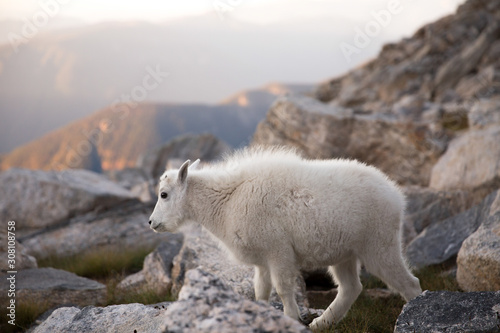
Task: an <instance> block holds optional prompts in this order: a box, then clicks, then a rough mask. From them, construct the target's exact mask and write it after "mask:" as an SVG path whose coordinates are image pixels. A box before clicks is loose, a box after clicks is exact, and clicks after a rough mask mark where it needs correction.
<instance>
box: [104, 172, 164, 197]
mask: <svg viewBox="0 0 500 333" xmlns="http://www.w3.org/2000/svg"><path fill="white" fill-rule="evenodd" d="M106 176H107V177H108V178H109V179H111V180H112V181H114V182H115V183H118V185H120V186H122V187H123V188H125V189H127V190H129V191H130V193H131V194H132V195H133V196H135V197H136V198H138V199H139V200H141V201H142V202H146V203H149V202H152V201H155V200H156V198H157V193H156V183H157V180H156V179H152V178H149V177H148V176H147V175H146V172H145V171H144V170H142V169H138V168H125V169H121V170H108V171H107V172H106Z"/></svg>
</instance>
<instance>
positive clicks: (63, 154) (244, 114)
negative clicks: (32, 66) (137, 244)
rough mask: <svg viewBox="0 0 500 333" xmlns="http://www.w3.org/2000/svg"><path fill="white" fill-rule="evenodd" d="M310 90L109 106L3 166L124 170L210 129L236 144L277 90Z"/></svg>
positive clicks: (249, 133) (37, 142)
mask: <svg viewBox="0 0 500 333" xmlns="http://www.w3.org/2000/svg"><path fill="white" fill-rule="evenodd" d="M311 89H312V87H308V86H307V85H288V86H287V85H280V84H271V85H269V86H267V87H264V88H263V89H259V90H251V91H248V92H242V93H239V94H237V95H235V96H232V97H231V98H228V99H227V100H225V101H224V102H222V103H221V104H218V105H213V106H211V105H203V104H151V103H143V104H139V105H137V106H136V107H135V108H134V107H129V106H127V105H125V104H121V105H118V106H116V107H109V108H106V109H103V110H101V111H98V112H96V113H94V114H92V115H91V116H89V117H86V118H84V119H82V120H79V121H76V122H74V123H72V124H70V125H67V126H65V127H63V128H60V129H58V130H56V131H53V132H51V133H49V134H47V135H44V136H43V137H41V138H40V139H37V140H34V141H32V142H30V143H28V144H26V145H24V146H21V147H19V148H17V149H15V150H13V151H12V152H10V153H9V154H6V155H4V156H3V158H2V160H1V161H0V165H1V169H2V170H5V169H8V168H10V167H23V168H30V169H46V170H48V169H55V170H60V169H67V168H87V169H93V170H95V171H99V169H100V168H101V167H102V169H105V170H108V169H121V168H124V167H131V166H134V165H135V163H136V161H137V158H138V157H139V156H140V155H141V154H143V153H145V152H146V151H147V150H149V149H151V148H154V147H155V146H158V145H160V144H162V143H164V142H166V141H168V140H170V139H172V138H174V137H175V136H178V135H181V134H186V133H207V132H208V133H212V134H214V135H215V136H217V137H218V138H220V139H222V140H224V141H225V142H227V143H228V144H230V145H232V146H235V147H237V146H240V145H243V144H246V143H248V141H249V140H250V138H251V136H252V135H253V133H254V131H255V127H256V126H257V123H258V122H259V121H261V120H262V119H263V118H264V117H265V114H266V112H267V110H268V109H269V106H270V105H271V103H272V102H273V101H274V99H275V98H276V96H277V94H278V93H279V94H282V93H285V92H287V91H294V92H297V91H299V92H300V91H307V90H311ZM99 162H100V163H99Z"/></svg>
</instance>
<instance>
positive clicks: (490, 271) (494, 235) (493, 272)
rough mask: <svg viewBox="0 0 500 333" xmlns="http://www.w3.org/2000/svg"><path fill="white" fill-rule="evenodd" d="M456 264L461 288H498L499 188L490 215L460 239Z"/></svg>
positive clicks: (499, 288)
mask: <svg viewBox="0 0 500 333" xmlns="http://www.w3.org/2000/svg"><path fill="white" fill-rule="evenodd" d="M494 207H496V208H494ZM457 266H458V267H457V281H458V284H459V285H460V288H462V289H463V290H466V291H483V290H486V291H487V290H490V291H496V290H500V191H497V192H496V198H495V201H494V202H493V204H492V206H491V208H490V216H489V217H488V218H487V219H486V220H485V221H484V222H483V223H482V224H481V226H480V227H479V228H478V230H477V231H476V232H474V233H473V234H472V235H470V236H469V237H468V238H467V239H466V240H465V241H464V242H463V244H462V247H461V248H460V251H459V252H458V257H457Z"/></svg>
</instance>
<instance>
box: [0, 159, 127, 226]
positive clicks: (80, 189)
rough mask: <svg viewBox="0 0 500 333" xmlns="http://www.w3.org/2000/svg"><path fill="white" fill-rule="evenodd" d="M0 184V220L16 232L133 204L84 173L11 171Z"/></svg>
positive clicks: (0, 177)
mask: <svg viewBox="0 0 500 333" xmlns="http://www.w3.org/2000/svg"><path fill="white" fill-rule="evenodd" d="M0 184H2V186H0V219H1V220H2V221H11V220H14V221H16V222H17V224H16V225H17V228H16V229H17V230H18V231H19V230H20V229H26V228H42V227H47V226H53V225H56V224H58V223H60V222H61V221H64V220H67V219H69V218H71V217H74V216H76V215H79V214H84V213H86V212H89V211H94V210H102V209H106V208H108V207H111V206H113V205H116V204H118V203H123V202H132V201H134V200H135V199H134V197H133V195H132V194H131V193H130V192H129V191H127V190H125V189H124V188H122V187H120V186H118V185H116V184H115V183H113V182H111V181H109V180H107V179H106V178H105V177H103V176H101V175H99V174H96V173H93V172H90V171H87V170H66V171H61V172H55V171H39V170H37V171H34V170H25V169H10V170H8V171H5V172H2V173H1V174H0Z"/></svg>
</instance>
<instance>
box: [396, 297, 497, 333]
mask: <svg viewBox="0 0 500 333" xmlns="http://www.w3.org/2000/svg"><path fill="white" fill-rule="evenodd" d="M394 332H395V333H415V332H419V333H437V332H446V333H458V332H460V333H463V332H470V333H472V332H474V333H479V332H500V291H497V292H470V293H462V292H451V291H428V290H427V291H425V292H424V293H422V294H421V295H420V296H417V297H416V298H414V299H413V300H411V301H410V302H408V303H407V304H406V305H405V306H404V307H403V310H402V312H401V314H400V315H399V317H398V320H397V322H396V327H395V328H394Z"/></svg>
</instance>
